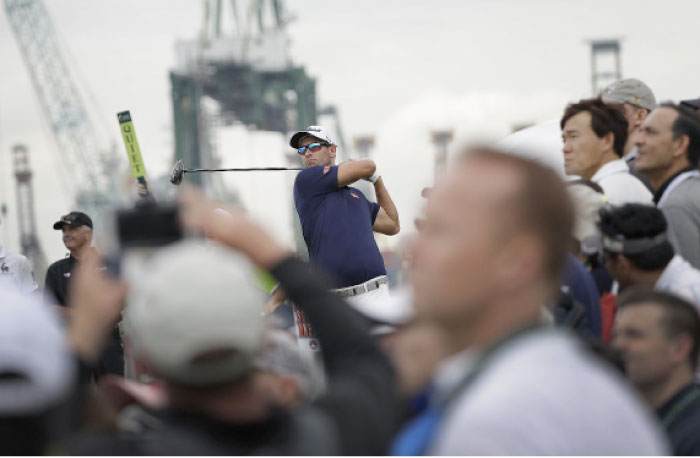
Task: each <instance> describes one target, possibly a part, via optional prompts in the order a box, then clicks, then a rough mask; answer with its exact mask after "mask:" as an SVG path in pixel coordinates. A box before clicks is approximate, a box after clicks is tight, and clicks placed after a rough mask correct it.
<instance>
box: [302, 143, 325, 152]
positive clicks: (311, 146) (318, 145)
mask: <svg viewBox="0 0 700 458" xmlns="http://www.w3.org/2000/svg"><path fill="white" fill-rule="evenodd" d="M329 145H330V143H327V142H323V143H318V142H317V143H309V144H308V145H306V146H302V147H301V148H299V149H298V150H297V152H298V153H299V154H304V153H306V150H309V151H311V152H312V153H315V152H316V151H318V150H320V149H321V148H322V147H324V146H329Z"/></svg>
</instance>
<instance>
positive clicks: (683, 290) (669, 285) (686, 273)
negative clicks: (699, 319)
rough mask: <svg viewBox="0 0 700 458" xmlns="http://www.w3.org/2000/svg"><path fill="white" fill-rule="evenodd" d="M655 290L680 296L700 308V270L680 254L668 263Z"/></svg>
mask: <svg viewBox="0 0 700 458" xmlns="http://www.w3.org/2000/svg"><path fill="white" fill-rule="evenodd" d="M654 289H656V290H659V291H666V292H668V293H672V294H675V295H677V296H680V297H682V298H683V299H685V300H687V301H690V302H691V303H692V304H695V306H696V307H698V308H700V270H698V269H696V268H695V267H693V266H691V265H690V263H689V262H688V261H686V260H685V259H683V258H682V257H681V256H680V255H678V254H677V255H675V256H674V257H673V259H671V262H669V263H668V265H667V266H666V268H665V269H664V271H663V273H662V274H661V276H660V277H659V279H658V280H657V281H656V284H655V285H654Z"/></svg>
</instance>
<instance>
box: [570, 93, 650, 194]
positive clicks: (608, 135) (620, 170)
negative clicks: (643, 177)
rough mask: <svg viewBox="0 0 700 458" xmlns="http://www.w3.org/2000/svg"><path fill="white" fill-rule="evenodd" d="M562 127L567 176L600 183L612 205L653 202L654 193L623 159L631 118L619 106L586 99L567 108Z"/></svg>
mask: <svg viewBox="0 0 700 458" xmlns="http://www.w3.org/2000/svg"><path fill="white" fill-rule="evenodd" d="M560 126H561V134H562V138H563V140H564V148H563V152H564V170H565V171H566V174H567V175H578V176H579V177H581V178H582V179H584V180H590V181H593V182H594V183H598V184H599V185H600V186H601V187H602V188H603V191H605V195H606V196H607V198H608V201H609V202H610V203H611V204H612V205H622V204H624V203H627V202H643V203H647V202H648V203H651V197H652V196H651V193H650V192H649V190H648V189H647V187H646V186H645V185H644V183H642V182H641V181H640V180H639V178H636V177H635V176H633V175H631V174H630V170H629V167H628V165H627V163H626V162H625V160H624V159H622V155H623V154H624V148H625V143H626V141H627V120H626V119H625V117H624V115H623V114H622V112H621V111H620V110H619V109H618V108H615V107H611V106H608V105H606V104H605V103H603V101H602V100H600V99H583V100H580V101H578V102H576V103H571V104H569V105H568V106H567V107H566V110H565V111H564V115H563V116H562V118H561V122H560Z"/></svg>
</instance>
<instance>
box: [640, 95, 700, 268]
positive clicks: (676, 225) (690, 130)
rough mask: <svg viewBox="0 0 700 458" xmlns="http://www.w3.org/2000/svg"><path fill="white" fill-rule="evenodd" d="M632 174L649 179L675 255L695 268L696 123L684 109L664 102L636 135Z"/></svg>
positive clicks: (699, 228) (699, 131)
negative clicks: (634, 172) (668, 229)
mask: <svg viewBox="0 0 700 458" xmlns="http://www.w3.org/2000/svg"><path fill="white" fill-rule="evenodd" d="M637 148H638V151H637V163H636V167H637V170H638V171H639V172H640V173H641V174H643V175H644V176H646V177H647V178H648V179H649V182H650V184H651V186H652V188H653V189H654V202H655V203H656V205H657V206H658V207H659V208H660V209H661V210H662V211H663V212H664V215H665V216H666V220H667V221H668V225H669V228H670V235H671V242H672V243H673V245H674V247H675V249H676V251H677V252H678V253H679V254H680V255H681V256H683V257H684V258H685V259H687V260H688V262H690V263H691V264H692V265H693V266H695V267H696V268H700V201H699V200H698V196H699V195H700V174H699V173H698V158H700V120H698V118H697V116H696V115H695V113H693V112H692V111H691V110H690V109H689V108H688V107H685V106H682V105H673V104H670V103H664V104H662V105H661V106H660V107H659V108H657V109H656V110H654V111H652V112H651V114H650V115H649V116H648V117H647V119H646V120H645V121H644V123H643V124H642V128H641V132H639V135H638V136H637Z"/></svg>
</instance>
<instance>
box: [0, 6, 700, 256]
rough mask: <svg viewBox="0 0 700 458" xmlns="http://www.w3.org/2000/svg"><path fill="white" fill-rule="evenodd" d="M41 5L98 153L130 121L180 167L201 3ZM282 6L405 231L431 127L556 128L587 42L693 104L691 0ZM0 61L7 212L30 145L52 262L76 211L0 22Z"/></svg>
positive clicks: (581, 73) (459, 133) (262, 160)
mask: <svg viewBox="0 0 700 458" xmlns="http://www.w3.org/2000/svg"><path fill="white" fill-rule="evenodd" d="M45 3H46V4H47V8H48V10H49V13H50V15H51V17H52V20H53V22H54V25H55V27H56V30H57V32H58V35H59V39H60V45H61V46H62V48H63V50H64V52H65V53H66V54H67V56H66V59H67V61H68V63H69V65H70V67H71V70H72V71H73V72H74V74H75V77H76V78H77V81H78V83H79V85H80V87H81V90H82V91H84V92H85V93H86V94H87V96H88V98H89V99H90V100H91V105H92V106H94V107H95V108H96V116H95V117H96V119H95V121H96V122H97V124H98V126H99V129H100V132H102V133H103V136H104V137H105V141H109V139H113V140H114V141H117V142H118V143H117V144H118V146H119V147H120V148H121V147H122V145H121V139H120V138H119V130H118V126H117V123H116V120H115V114H116V113H117V112H118V111H121V110H124V109H129V110H131V113H132V115H133V117H134V119H135V122H136V131H137V134H138V137H139V142H140V144H141V148H142V151H143V154H144V160H145V162H146V166H147V168H148V169H149V173H150V174H152V175H154V176H156V175H160V174H163V173H165V172H166V171H167V170H168V169H169V167H170V165H171V164H172V155H173V134H172V108H171V99H170V84H169V80H168V71H169V69H170V68H171V67H172V65H173V64H174V62H175V53H174V44H175V41H176V40H178V39H190V38H193V37H194V36H195V35H196V34H197V32H198V30H199V29H200V24H201V22H202V2H200V1H194V0H149V1H144V0H118V1H117V0H100V1H94V0H50V1H45ZM287 9H288V11H289V12H290V13H291V14H292V15H293V16H294V17H295V18H296V20H295V21H294V22H293V23H292V24H290V25H289V27H288V32H289V37H290V40H291V47H290V54H291V58H292V60H293V61H294V62H295V63H296V64H299V65H304V66H305V67H306V69H307V72H308V73H310V74H311V75H312V76H313V77H315V78H317V81H318V83H317V88H318V98H319V101H320V103H321V104H324V105H325V104H334V105H336V106H337V107H338V109H339V110H340V114H341V120H342V125H343V129H344V131H345V137H346V138H347V139H351V138H352V137H353V136H354V135H358V134H367V133H371V134H374V135H376V139H377V145H376V148H375V159H376V160H377V163H378V165H379V170H380V172H381V173H382V175H383V176H384V177H385V181H386V183H387V186H388V188H389V190H390V192H391V193H392V195H393V196H394V197H395V200H396V201H397V204H398V207H399V211H400V213H401V217H402V222H403V227H404V229H405V232H409V231H410V229H411V226H412V224H411V221H412V220H413V218H414V216H415V215H416V212H417V211H418V209H419V207H420V198H419V192H420V189H421V188H422V187H423V186H426V185H429V184H431V182H432V176H433V169H432V164H433V157H434V149H433V147H432V145H431V144H430V137H429V133H430V131H431V130H432V129H436V128H452V129H454V130H455V134H456V138H457V140H458V142H462V141H466V140H471V139H476V138H477V137H478V138H480V137H483V136H486V137H489V138H498V137H500V136H503V135H505V134H506V133H508V131H509V130H510V128H511V126H512V125H514V124H518V123H523V122H539V121H545V120H548V119H553V118H558V117H559V116H560V115H561V112H562V110H563V108H564V105H565V104H566V103H567V102H569V101H572V100H577V99H579V98H581V97H586V96H589V95H590V93H591V84H590V50H589V47H588V45H587V43H586V40H587V39H592V38H611V37H621V38H622V39H623V42H622V70H623V76H626V77H632V76H633V77H637V78H640V79H642V80H643V81H645V82H646V83H647V84H648V85H649V86H650V87H651V88H652V89H653V90H654V92H655V93H656V95H657V98H658V99H660V100H666V99H673V100H678V99H682V98H689V97H697V96H698V95H700V83H699V82H698V81H700V59H697V47H696V46H695V43H696V41H697V36H698V32H697V17H698V16H699V13H700V2H697V1H694V0H685V1H682V0H664V1H655V0H648V1H638V0H615V1H609V0H600V1H573V0H572V1H566V0H550V1H546V0H510V1H508V0H481V1H479V0H436V1H407V0H393V1H390V0H384V1H371V0H353V1H345V2H341V1H335V2H327V1H322V0H294V1H289V2H287ZM0 62H2V72H0V200H2V201H6V202H7V204H8V206H9V207H10V210H11V212H13V211H14V210H13V209H14V206H15V201H14V199H15V197H14V193H13V189H14V179H13V178H12V177H11V164H10V160H9V153H10V148H11V146H12V145H13V144H15V143H17V142H22V143H25V144H27V145H28V146H29V148H30V149H31V151H32V154H33V157H32V162H33V166H34V169H35V178H36V179H35V188H36V189H35V195H36V205H37V221H38V224H39V225H40V236H41V241H42V243H43V246H44V250H45V251H46V253H47V254H48V257H49V259H50V260H55V259H56V258H59V257H61V256H62V255H63V253H64V252H65V250H64V249H63V246H62V244H61V242H60V237H59V236H58V234H57V233H54V232H53V231H52V230H51V229H50V226H51V223H52V222H53V221H55V219H56V218H57V217H58V216H59V215H60V214H63V213H65V212H67V211H68V210H69V209H70V205H71V204H70V202H71V196H69V195H67V192H66V191H65V190H64V189H62V187H61V186H60V184H59V183H60V181H59V180H58V178H57V172H56V171H57V170H58V169H59V164H58V161H59V156H58V154H57V153H56V151H55V144H54V143H53V139H52V136H51V134H50V131H49V130H48V128H47V127H46V125H45V124H44V121H43V118H42V116H41V113H40V111H39V109H38V106H39V105H38V102H37V98H36V96H35V94H34V91H33V89H32V87H31V84H30V80H29V76H28V73H27V70H26V68H25V66H24V64H23V62H22V59H21V56H20V53H19V50H18V46H17V43H16V41H15V39H14V36H13V35H12V33H11V30H10V27H9V22H8V20H7V17H5V13H4V10H3V13H2V17H1V18H0ZM223 137H224V138H233V139H236V138H238V139H239V140H238V141H239V142H240V145H238V146H240V149H238V148H236V145H226V146H227V148H226V149H227V151H225V152H222V153H224V156H225V157H224V162H225V163H227V164H231V165H233V164H237V163H244V162H245V163H246V164H248V163H251V162H256V163H258V164H261V165H277V164H270V161H272V160H275V161H277V160H281V156H280V154H279V151H276V152H274V154H272V152H271V154H270V155H269V156H267V155H265V154H264V153H263V152H257V151H256V153H255V154H256V157H254V158H251V157H250V153H251V150H250V149H248V150H245V149H246V148H249V147H250V145H251V144H253V143H254V140H251V139H248V140H241V139H240V135H238V136H237V135H228V136H227V135H224V136H223ZM253 137H255V136H251V138H253ZM271 141H272V140H270V139H269V137H265V140H264V141H261V142H258V143H259V144H262V145H271V144H273V143H274V141H273V143H270V142H271ZM251 142H253V143H251ZM274 144H279V145H283V144H284V140H283V139H279V140H278V142H277V143H274ZM280 147H281V146H280ZM229 148H230V149H229ZM244 150H245V151H244ZM119 151H120V152H121V151H122V150H121V149H120V150H119ZM241 155H245V156H246V158H245V161H244V160H243V159H242V158H241ZM257 155H259V156H260V157H257ZM258 161H259V162H258ZM256 180H258V181H257V182H256V189H261V190H262V191H260V192H261V193H265V192H266V191H265V190H266V189H268V185H267V183H270V189H274V192H280V193H282V192H284V190H285V187H284V186H282V187H281V188H280V187H279V183H280V182H282V183H284V181H285V179H280V178H275V177H270V176H266V177H260V178H256ZM267 180H277V181H274V182H272V181H267ZM287 181H288V180H287ZM229 182H231V181H229ZM273 183H274V186H273ZM287 184H289V181H288V183H287ZM238 186H243V184H241V183H240V182H239V183H238ZM246 186H247V185H246ZM289 186H291V185H290V184H289ZM289 191H291V189H289ZM243 194H250V192H249V190H247V191H244V192H243ZM267 197H268V199H269V195H268V196H267ZM247 199H254V196H253V197H247ZM266 202H267V201H266ZM279 202H280V203H279V208H275V207H274V205H272V207H271V206H270V205H271V204H267V203H266V204H265V207H266V210H265V211H266V212H267V213H266V216H265V217H263V218H262V219H263V220H264V221H265V222H266V223H267V224H269V225H272V226H274V227H275V228H274V230H275V231H276V232H277V233H278V234H280V236H281V237H283V238H285V239H286V240H287V239H288V237H289V233H290V232H289V229H288V228H287V227H288V223H289V209H288V205H287V204H288V202H289V200H287V199H286V198H280V199H279ZM252 210H253V211H255V209H252ZM276 214H278V215H279V221H275V220H274V215H276ZM271 215H272V216H271ZM12 216H13V213H11V214H10V218H8V221H6V222H5V224H4V226H5V227H4V235H5V239H6V240H5V242H6V243H5V244H6V245H7V246H8V247H10V248H14V249H16V248H17V245H18V244H17V230H16V221H13V218H12Z"/></svg>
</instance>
